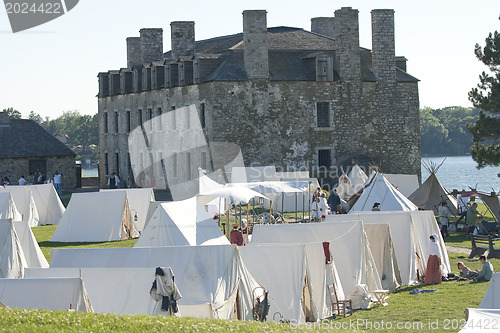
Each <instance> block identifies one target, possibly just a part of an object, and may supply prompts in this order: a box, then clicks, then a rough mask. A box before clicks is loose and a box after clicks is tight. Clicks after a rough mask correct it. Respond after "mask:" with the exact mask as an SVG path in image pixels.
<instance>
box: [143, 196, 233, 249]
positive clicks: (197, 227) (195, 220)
mask: <svg viewBox="0 0 500 333" xmlns="http://www.w3.org/2000/svg"><path fill="white" fill-rule="evenodd" d="M222 244H229V241H228V239H227V238H226V236H224V234H223V233H222V231H221V230H220V228H219V226H218V225H217V222H215V221H214V220H213V218H212V216H210V215H209V214H208V213H207V212H206V211H205V209H203V206H202V205H201V204H200V203H199V201H198V199H197V198H196V197H193V198H191V199H186V200H182V201H172V202H165V203H162V204H161V205H160V206H158V208H157V209H156V211H155V212H154V213H153V216H152V217H151V219H150V220H149V221H148V223H147V226H146V228H144V230H143V232H142V233H141V236H140V237H139V239H138V240H137V243H136V244H135V246H134V247H150V246H184V245H191V246H194V245H222Z"/></svg>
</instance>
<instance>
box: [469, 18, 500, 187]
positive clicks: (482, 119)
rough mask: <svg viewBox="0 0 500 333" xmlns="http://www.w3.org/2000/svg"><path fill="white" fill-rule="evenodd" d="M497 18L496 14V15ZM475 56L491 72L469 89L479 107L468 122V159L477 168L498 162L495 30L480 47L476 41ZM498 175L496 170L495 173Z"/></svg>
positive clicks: (499, 64)
mask: <svg viewBox="0 0 500 333" xmlns="http://www.w3.org/2000/svg"><path fill="white" fill-rule="evenodd" d="M499 19H500V17H499ZM474 52H475V54H476V57H477V58H478V59H479V61H481V62H482V63H483V64H485V65H486V66H488V69H489V71H490V72H491V73H486V72H483V73H482V74H481V75H480V76H479V81H480V83H479V84H478V85H477V87H476V88H473V89H472V90H471V91H470V92H469V100H470V101H471V102H472V104H473V105H474V106H475V107H477V108H480V109H481V112H480V114H479V119H478V120H477V121H476V122H475V123H474V124H473V125H468V126H467V128H468V130H469V131H470V132H471V133H472V141H473V145H472V147H471V149H470V150H471V153H472V158H474V160H475V161H476V162H477V167H478V168H483V167H485V166H487V165H492V166H499V165H500V144H499V139H500V117H499V116H500V33H498V31H495V32H494V33H493V34H492V33H490V34H489V35H488V37H487V38H486V45H485V46H484V47H483V48H482V47H481V46H480V45H479V44H476V47H475V49H474ZM498 176H499V177H500V173H499V174H498Z"/></svg>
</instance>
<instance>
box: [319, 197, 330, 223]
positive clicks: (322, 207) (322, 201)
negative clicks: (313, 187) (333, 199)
mask: <svg viewBox="0 0 500 333" xmlns="http://www.w3.org/2000/svg"><path fill="white" fill-rule="evenodd" d="M326 215H328V202H327V201H326V194H325V193H321V197H320V198H319V216H318V220H319V221H323V220H324V219H325V217H326Z"/></svg>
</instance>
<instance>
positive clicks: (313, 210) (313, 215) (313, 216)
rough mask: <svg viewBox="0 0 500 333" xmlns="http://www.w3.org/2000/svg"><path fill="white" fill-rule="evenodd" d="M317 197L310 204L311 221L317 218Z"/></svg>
mask: <svg viewBox="0 0 500 333" xmlns="http://www.w3.org/2000/svg"><path fill="white" fill-rule="evenodd" d="M318 213H319V198H315V199H314V201H313V202H312V204H311V221H314V220H318V219H319V214H318Z"/></svg>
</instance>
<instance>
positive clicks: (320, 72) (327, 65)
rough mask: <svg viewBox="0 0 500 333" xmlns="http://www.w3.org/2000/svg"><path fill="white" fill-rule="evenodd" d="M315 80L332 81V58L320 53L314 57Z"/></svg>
mask: <svg viewBox="0 0 500 333" xmlns="http://www.w3.org/2000/svg"><path fill="white" fill-rule="evenodd" d="M316 81H333V59H332V58H331V57H328V56H324V55H320V56H317V57H316Z"/></svg>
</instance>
